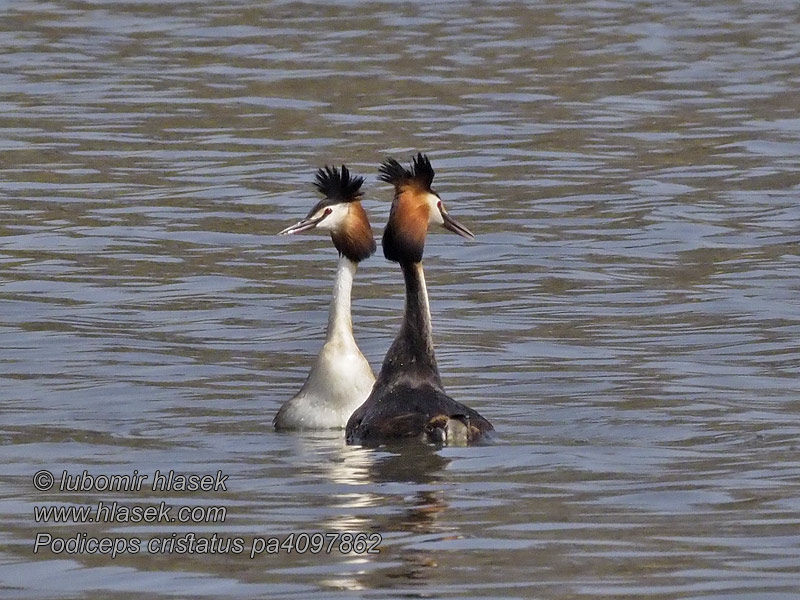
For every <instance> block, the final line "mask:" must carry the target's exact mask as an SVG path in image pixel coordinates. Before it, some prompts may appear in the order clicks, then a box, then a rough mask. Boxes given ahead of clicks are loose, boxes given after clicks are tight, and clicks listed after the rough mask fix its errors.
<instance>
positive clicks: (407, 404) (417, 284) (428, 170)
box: [347, 154, 493, 445]
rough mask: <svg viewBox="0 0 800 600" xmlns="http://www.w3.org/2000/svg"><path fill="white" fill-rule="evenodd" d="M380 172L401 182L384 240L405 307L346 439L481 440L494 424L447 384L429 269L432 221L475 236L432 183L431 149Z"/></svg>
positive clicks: (397, 183)
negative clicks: (425, 260)
mask: <svg viewBox="0 0 800 600" xmlns="http://www.w3.org/2000/svg"><path fill="white" fill-rule="evenodd" d="M380 173H381V175H380V179H381V180H382V181H386V182H389V183H391V184H393V185H394V189H395V194H394V201H393V202H392V209H391V212H390V214H389V222H388V223H387V224H386V229H385V230H384V232H383V242H382V244H383V254H384V256H386V258H387V259H389V260H391V261H394V262H397V263H400V268H401V269H402V270H403V277H404V278H405V284H406V302H405V311H404V315H403V324H402V326H401V327H400V332H399V333H398V334H397V337H396V338H395V340H394V343H392V346H391V347H390V348H389V352H387V354H386V358H385V359H384V361H383V366H382V367H381V372H380V374H379V375H378V379H377V380H376V381H375V386H374V387H373V388H372V392H371V393H370V395H369V398H367V400H366V402H364V404H363V405H361V406H360V407H358V409H357V410H356V411H355V412H354V413H353V415H352V416H351V417H350V420H349V421H348V422H347V442H348V443H350V444H356V443H360V444H365V445H374V444H380V443H382V442H386V441H388V440H391V439H396V438H417V439H421V440H423V441H426V442H431V443H436V444H454V445H463V444H467V443H471V442H475V441H477V440H479V439H480V438H481V437H483V435H484V434H485V433H486V432H488V431H492V430H493V427H492V425H491V423H489V421H487V420H486V419H484V418H483V417H482V416H481V415H480V414H478V413H477V412H476V411H475V410H473V409H471V408H469V407H467V406H464V405H463V404H461V403H460V402H456V401H455V400H453V399H452V398H451V397H450V396H448V395H447V394H446V393H445V392H444V389H443V388H442V381H441V378H440V376H439V369H438V367H437V366H436V356H435V355H434V352H433V338H432V330H431V314H430V307H429V304H428V292H427V289H426V287H425V275H424V273H423V271H422V254H423V250H424V248H425V236H426V235H427V231H428V225H429V224H431V223H433V224H437V225H441V226H442V227H444V228H446V229H449V230H450V231H453V232H455V233H457V234H459V235H461V236H464V237H467V238H473V237H474V236H473V235H472V233H471V232H470V231H469V230H468V229H467V228H466V227H464V226H463V225H461V224H460V223H458V222H457V221H456V220H455V219H453V218H452V217H451V216H450V215H449V214H448V213H447V211H446V210H445V208H444V204H442V199H441V198H440V197H439V195H438V194H437V193H436V192H434V191H433V190H432V189H431V183H432V182H433V177H434V171H433V168H432V167H431V163H430V161H429V160H428V157H427V156H424V155H422V154H418V155H417V157H416V158H415V159H414V160H413V162H412V164H411V169H405V168H404V167H403V166H402V165H400V163H398V162H397V161H396V160H394V159H391V158H390V159H387V160H386V161H385V162H384V163H383V165H381V168H380Z"/></svg>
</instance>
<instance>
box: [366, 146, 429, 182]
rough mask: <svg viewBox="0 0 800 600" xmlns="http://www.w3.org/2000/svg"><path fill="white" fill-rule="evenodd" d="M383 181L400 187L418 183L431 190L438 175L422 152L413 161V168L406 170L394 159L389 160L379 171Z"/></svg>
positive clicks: (384, 162)
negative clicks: (434, 178) (435, 176)
mask: <svg viewBox="0 0 800 600" xmlns="http://www.w3.org/2000/svg"><path fill="white" fill-rule="evenodd" d="M378 171H379V172H380V176H379V177H378V178H379V179H380V180H381V181H385V182H387V183H391V184H392V185H395V186H399V185H403V184H409V183H412V182H413V183H417V184H418V185H421V186H423V187H424V188H425V189H427V190H429V189H431V184H432V183H433V177H434V175H435V174H436V173H435V172H434V170H433V167H432V166H431V161H430V160H428V157H427V156H426V155H425V154H423V153H422V152H420V153H418V154H417V156H416V157H415V158H414V159H413V160H412V161H411V168H410V169H406V168H405V167H404V166H403V165H401V164H400V163H399V162H397V161H396V160H395V159H393V158H387V159H386V160H385V161H383V164H382V165H381V166H380V168H379V169H378Z"/></svg>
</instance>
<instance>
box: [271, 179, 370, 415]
mask: <svg viewBox="0 0 800 600" xmlns="http://www.w3.org/2000/svg"><path fill="white" fill-rule="evenodd" d="M363 183H364V178H363V177H353V176H351V175H350V171H348V169H347V167H345V166H344V165H342V170H341V172H340V171H339V170H338V169H337V168H335V167H333V168H331V167H325V168H324V169H319V170H318V171H317V178H316V182H315V184H314V185H315V186H316V187H317V189H318V190H319V191H320V192H322V194H323V195H324V196H325V197H324V198H323V199H322V200H320V201H319V202H318V203H317V205H316V206H314V208H312V209H311V212H309V213H308V216H306V218H305V219H303V220H302V221H299V222H298V223H295V224H294V225H292V226H291V227H287V228H286V229H284V230H283V231H281V232H280V233H279V234H278V235H289V234H293V233H300V232H301V231H308V230H309V229H315V228H316V229H322V230H324V231H330V234H331V239H332V240H333V245H334V246H336V249H337V250H338V251H339V266H338V268H337V270H336V281H335V282H334V284H333V299H332V300H331V306H330V311H329V313H328V332H327V337H326V339H325V344H323V346H322V349H321V350H320V351H319V354H318V355H317V358H316V360H315V361H314V366H313V367H311V372H310V373H309V374H308V378H307V379H306V381H305V383H304V384H303V387H302V388H301V389H300V391H299V392H298V393H297V394H296V395H295V396H294V398H292V399H291V400H288V401H287V402H286V403H285V404H284V405H283V406H281V408H280V410H279V411H278V414H277V415H275V419H274V420H273V422H272V424H273V425H274V426H275V429H332V428H342V427H344V426H345V425H346V424H347V418H348V417H349V416H350V415H351V413H352V412H353V411H354V410H355V409H356V408H357V407H358V406H359V405H360V404H361V403H362V402H364V399H365V398H366V397H367V396H368V395H369V392H370V390H371V389H372V384H373V383H374V382H375V375H373V373H372V367H370V366H369V363H368V362H367V359H366V358H364V355H363V354H362V353H361V350H359V348H358V344H356V340H355V339H354V338H353V321H352V318H351V316H350V292H351V290H352V287H353V277H354V276H355V273H356V270H357V269H358V263H359V262H360V261H362V260H364V259H365V258H368V257H370V256H372V254H373V253H374V252H375V239H374V238H373V237H372V228H371V227H370V225H369V219H368V218H367V213H366V212H365V211H364V208H363V207H362V206H361V196H362V192H361V184H363Z"/></svg>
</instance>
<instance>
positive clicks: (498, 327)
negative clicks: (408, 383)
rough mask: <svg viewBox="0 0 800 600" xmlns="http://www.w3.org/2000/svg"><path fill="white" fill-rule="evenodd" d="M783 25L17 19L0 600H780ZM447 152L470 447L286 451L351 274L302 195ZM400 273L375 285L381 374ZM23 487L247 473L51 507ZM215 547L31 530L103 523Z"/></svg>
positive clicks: (799, 231)
mask: <svg viewBox="0 0 800 600" xmlns="http://www.w3.org/2000/svg"><path fill="white" fill-rule="evenodd" d="M798 27H800V19H798V13H797V6H796V3H794V2H780V1H779V2H770V3H762V2H733V1H720V2H715V3H713V4H709V5H707V6H698V5H697V3H690V2H668V3H660V4H658V3H656V4H653V3H646V2H633V1H631V2H607V1H600V0H587V1H585V2H564V3H557V2H545V3H540V4H539V3H537V4H536V5H532V4H528V3H518V2H508V3H492V4H488V3H487V4H484V3H463V2H448V3H436V5H435V6H428V5H427V4H422V3H413V2H406V3H389V2H385V3H376V2H334V3H331V2H327V3H303V4H300V3H293V2H262V3H247V2H237V1H233V0H223V1H221V2H208V1H206V0H198V1H196V2H191V1H187V2H180V1H179V2H170V3H147V2H126V3H118V2H111V1H108V0H95V1H76V2H66V1H62V0H54V1H52V2H40V3H32V2H24V1H21V0H20V1H13V0H12V1H9V2H4V3H2V5H0V90H2V91H1V92H0V215H2V217H1V218H0V398H2V401H1V404H0V406H2V419H0V456H2V466H1V467H0V480H2V486H0V490H2V491H1V492H0V498H1V499H2V508H1V509H0V520H1V521H2V523H3V528H2V533H0V535H1V536H2V538H1V539H2V551H0V574H2V575H1V580H2V588H1V589H2V594H1V595H2V596H3V597H4V598H36V599H43V598H48V599H49V598H52V599H67V598H70V599H71V598H76V599H77V598H80V599H84V598H85V599H89V598H98V597H105V596H113V597H116V598H144V597H147V598H176V597H187V598H188V597H211V598H252V597H270V598H297V597H309V596H311V597H314V598H349V597H364V598H378V597H385V598H393V597H398V596H404V597H435V598H440V597H441V598H456V597H458V598H462V597H512V598H552V599H561V598H564V599H566V598H570V599H575V598H598V597H609V598H611V597H613V598H620V597H634V596H635V597H641V598H652V599H672V598H684V599H688V598H698V599H700V598H702V599H706V600H707V599H720V600H721V599H726V600H729V599H733V600H744V599H758V600H764V599H769V600H773V599H777V598H794V597H796V596H797V595H798V594H800V584H798V572H800V500H799V498H800V447H798V442H797V440H798V436H800V420H799V419H798V417H800V402H798V398H799V397H800V383H799V381H800V343H798V339H800V303H799V302H798V300H797V295H798V289H799V288H798V281H800V244H798V242H800V227H798V225H799V224H800V202H798V197H800V114H798V110H797V106H798V103H797V99H798V94H799V93H800V38H798V35H797V31H798ZM418 150H422V151H426V152H428V153H429V155H430V157H431V160H432V161H433V164H434V167H435V168H436V170H437V179H436V183H437V190H438V191H439V192H440V194H441V195H442V197H443V198H444V199H445V202H446V203H447V205H448V207H449V209H450V211H451V213H452V214H453V215H455V216H456V217H457V218H459V219H460V220H461V221H462V222H464V223H465V224H466V225H467V226H469V227H470V228H471V229H473V230H474V231H475V232H476V234H477V238H476V240H475V241H474V242H469V241H466V240H463V239H462V238H458V237H457V236H454V235H452V234H449V233H446V232H442V233H438V232H437V233H433V234H431V236H430V237H429V239H428V244H427V248H426V261H425V266H426V275H427V279H428V288H429V291H430V294H431V299H432V310H433V318H434V337H435V341H436V345H437V353H438V360H439V365H440V368H441V371H442V376H443V380H444V383H445V386H446V388H447V390H448V391H449V392H450V393H451V394H452V395H453V396H455V397H456V398H458V399H459V400H462V401H464V402H466V403H468V404H470V405H471V406H473V407H475V408H476V409H478V410H479V411H481V412H482V413H483V414H484V415H485V416H487V417H488V418H489V419H491V420H492V422H493V423H494V425H495V427H496V429H497V430H498V432H499V434H500V441H499V443H497V444H495V445H491V446H483V447H476V448H449V449H442V450H435V449H425V448H384V449H380V450H365V449H360V448H351V447H347V446H345V445H344V443H343V440H342V436H341V434H339V433H319V434H309V435H295V434H276V433H274V432H272V430H271V426H270V422H271V419H272V416H273V415H274V413H275V411H276V410H277V408H278V406H280V404H281V403H282V402H283V401H284V400H286V399H287V398H288V397H290V396H291V395H292V394H293V393H294V392H295V391H296V390H297V389H299V387H300V385H301V384H302V382H303V379H304V377H305V374H306V373H307V371H308V368H309V365H310V363H311V361H312V360H313V357H314V356H315V354H316V352H317V350H318V349H319V346H320V344H321V340H322V339H323V336H324V327H325V323H326V319H327V314H326V311H327V304H328V301H329V295H330V288H331V280H332V278H333V274H334V269H335V261H336V255H335V251H334V250H333V249H332V248H331V245H330V242H329V240H326V239H325V238H324V236H322V235H306V236H303V237H295V238H278V237H276V236H275V235H274V234H275V233H276V232H277V231H279V230H280V229H282V228H283V227H285V226H286V225H288V224H291V223H292V222H294V221H296V220H297V219H298V218H300V217H301V216H304V215H305V213H306V212H307V210H308V209H309V208H310V207H311V206H312V204H313V203H314V202H315V201H316V199H317V198H316V195H315V193H314V190H313V188H312V186H311V181H312V178H313V172H314V170H315V169H316V168H317V167H319V166H322V165H324V164H341V163H342V162H346V163H347V164H348V165H349V166H350V167H351V168H352V169H353V170H354V171H355V172H357V173H361V174H364V175H365V176H366V177H367V184H366V186H365V189H366V200H365V206H366V207H367V209H368V211H369V213H370V216H371V218H372V221H373V226H374V227H375V229H376V231H377V232H380V230H381V228H382V226H383V224H384V223H385V220H386V216H387V213H388V206H389V201H390V198H391V190H390V189H389V188H388V186H386V185H385V184H382V183H379V182H378V181H377V178H376V167H377V165H378V164H379V163H380V161H381V160H383V158H384V157H385V156H387V155H392V156H396V157H398V158H401V159H404V160H405V159H407V158H408V157H410V156H411V154H412V153H413V152H416V151H418ZM401 310H402V280H401V277H400V274H399V270H398V269H397V268H396V266H394V265H391V264H390V263H388V262H386V261H385V260H383V258H382V257H381V256H380V253H379V254H378V255H377V256H376V257H374V258H373V259H371V260H369V261H367V262H365V263H364V264H363V266H362V268H361V269H360V270H359V273H358V277H357V280H356V285H355V289H354V307H353V312H354V321H355V325H356V334H357V338H358V340H359V342H360V344H361V347H362V350H363V351H364V353H365V354H366V356H367V357H368V358H369V359H370V361H371V362H372V364H373V366H375V367H376V368H377V367H378V366H379V365H380V361H381V359H382V357H383V354H384V353H385V351H386V349H387V348H388V346H389V344H390V342H391V340H392V338H393V336H394V334H395V332H396V330H397V327H398V325H399V319H400V312H401ZM40 469H49V470H51V471H52V472H53V473H54V474H56V475H57V476H58V475H59V474H60V473H61V472H62V470H64V469H67V470H69V471H70V472H71V473H80V472H81V471H82V470H84V469H86V470H88V471H89V472H91V473H94V474H103V473H105V474H111V473H131V472H132V471H133V470H134V469H138V470H139V472H141V473H150V474H152V473H153V472H154V471H155V470H156V469H160V470H162V471H168V470H169V469H174V470H176V471H179V472H192V473H215V472H216V471H217V470H222V471H223V472H224V473H225V474H228V475H229V480H228V490H227V491H225V492H214V493H189V492H173V493H172V494H166V495H165V494H158V493H143V492H127V493H126V492H119V493H100V492H85V493H71V494H66V493H59V492H57V491H55V490H52V491H50V492H39V491H36V490H35V489H34V488H33V485H32V481H31V478H32V476H33V474H34V473H35V472H36V471H38V470H40ZM165 498H166V499H167V500H169V502H171V503H174V504H176V505H180V504H188V505H196V504H205V505H208V504H212V505H213V504H218V505H223V506H225V507H227V509H228V515H227V519H226V520H225V522H224V523H216V524H203V525H174V526H173V525H167V524H149V525H148V524H131V523H115V524H108V523H103V524H100V523H95V524H88V525H87V524H76V523H68V524H62V525H56V524H53V523H48V524H41V523H39V524H37V523H36V522H35V520H34V517H33V507H34V506H36V505H43V504H47V503H55V504H58V505H61V504H75V505H82V504H94V503H96V502H98V501H109V502H110V501H114V500H116V501H118V502H120V503H127V504H131V503H148V502H158V501H160V500H163V499H165ZM43 531H46V532H50V533H51V534H52V535H53V536H62V537H69V536H74V535H75V534H77V533H79V532H87V533H89V534H91V535H95V536H100V537H103V536H110V537H125V538H131V537H140V538H142V539H148V538H152V537H156V536H162V537H168V536H170V535H171V534H172V533H173V532H178V533H179V534H181V535H184V534H186V533H187V532H196V533H197V535H206V536H208V535H211V534H213V533H215V532H216V533H218V534H219V535H223V536H228V537H232V536H242V537H244V538H247V539H252V538H253V537H254V536H281V537H285V536H286V535H288V534H290V533H291V532H302V531H305V532H315V531H319V532H343V531H364V532H377V533H380V534H381V535H382V536H383V542H382V544H381V545H380V550H381V552H380V554H378V555H354V554H342V553H339V552H332V553H330V554H327V553H321V554H317V555H311V554H309V553H306V554H297V553H292V554H289V553H280V554H278V555H274V556H261V557H256V558H254V559H253V560H250V559H249V558H248V557H247V556H244V555H234V554H230V553H229V554H226V555H215V556H214V555H202V554H201V555H188V554H179V553H166V554H150V553H146V552H142V553H140V554H137V555H124V556H118V557H116V558H114V559H113V560H112V559H111V558H110V557H108V556H96V555H95V556H90V555H87V554H78V555H67V554H60V555H56V554H53V553H48V552H43V553H40V554H37V555H34V554H33V546H34V539H35V537H36V534H37V533H39V532H43Z"/></svg>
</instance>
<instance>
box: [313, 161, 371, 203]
mask: <svg viewBox="0 0 800 600" xmlns="http://www.w3.org/2000/svg"><path fill="white" fill-rule="evenodd" d="M363 183H364V178H363V177H358V176H354V175H351V174H350V170H349V169H348V168H347V167H346V166H344V165H342V170H341V171H339V169H337V168H336V167H329V166H327V165H326V166H325V168H324V169H319V170H318V171H317V180H316V181H315V182H314V186H315V187H316V188H317V189H318V190H319V191H320V192H321V193H322V194H324V196H325V197H326V198H329V199H330V200H334V201H336V202H354V201H356V200H360V199H361V196H362V192H361V186H362V184H363Z"/></svg>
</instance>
